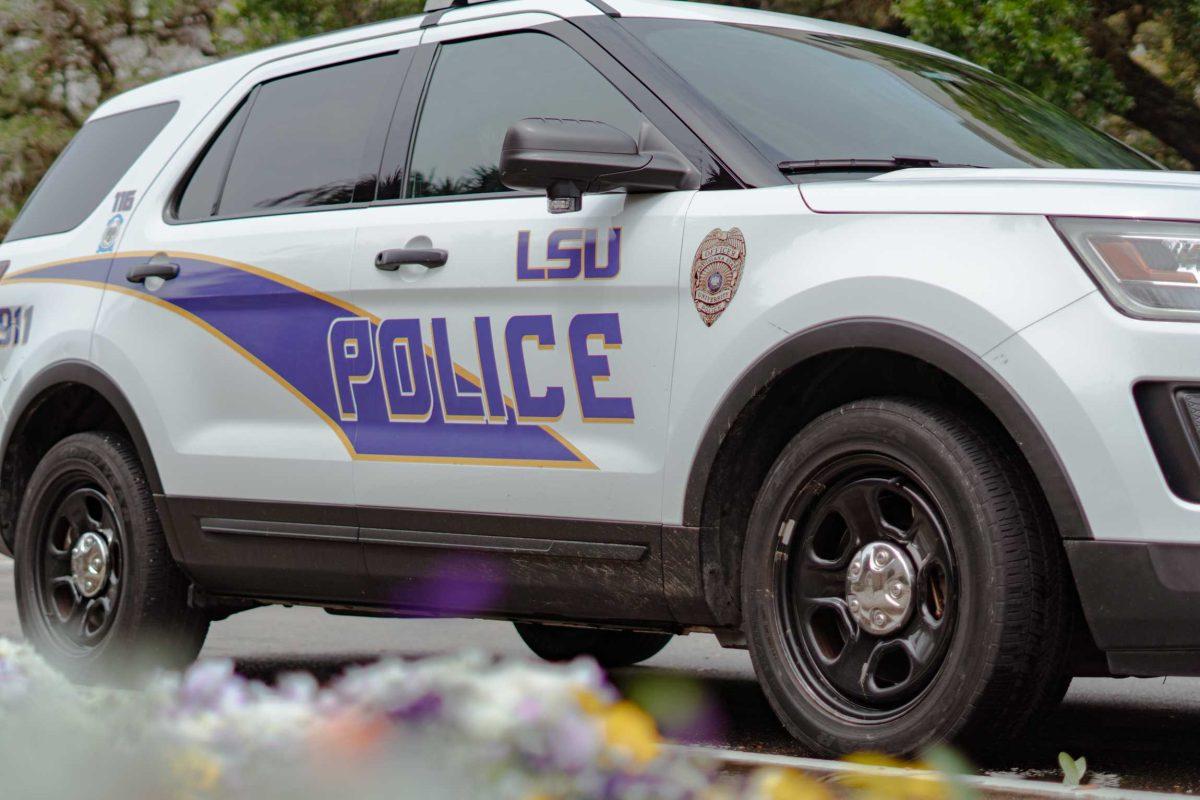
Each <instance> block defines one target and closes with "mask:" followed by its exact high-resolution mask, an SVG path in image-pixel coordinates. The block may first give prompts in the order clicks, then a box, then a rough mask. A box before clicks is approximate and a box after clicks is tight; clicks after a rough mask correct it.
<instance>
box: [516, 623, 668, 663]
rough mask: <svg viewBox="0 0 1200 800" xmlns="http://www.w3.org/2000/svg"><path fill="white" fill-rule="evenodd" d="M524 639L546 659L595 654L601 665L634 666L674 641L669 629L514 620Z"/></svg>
mask: <svg viewBox="0 0 1200 800" xmlns="http://www.w3.org/2000/svg"><path fill="white" fill-rule="evenodd" d="M514 624H515V625H516V628H517V633H518V634H520V636H521V639H522V641H524V642H525V644H526V645H528V647H529V649H530V650H532V651H533V652H534V653H535V654H537V656H538V657H539V658H542V659H545V660H546V661H570V660H572V659H574V658H578V657H579V656H591V657H592V658H594V659H596V661H597V662H599V664H600V666H602V667H606V668H612V667H630V666H633V665H634V664H640V663H641V662H643V661H645V660H647V659H649V658H652V657H653V656H656V655H658V653H659V652H660V651H661V650H662V649H663V648H664V647H666V646H667V643H668V642H670V641H671V639H672V635H671V634H669V633H640V632H638V631H610V630H600V629H599V628H568V627H565V626H561V625H537V624H534V623H531V622H517V623H514Z"/></svg>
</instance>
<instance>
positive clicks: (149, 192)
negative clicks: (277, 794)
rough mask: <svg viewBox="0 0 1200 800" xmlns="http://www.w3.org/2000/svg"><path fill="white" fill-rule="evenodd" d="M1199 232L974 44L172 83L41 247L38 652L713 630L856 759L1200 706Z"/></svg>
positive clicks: (784, 42)
mask: <svg viewBox="0 0 1200 800" xmlns="http://www.w3.org/2000/svg"><path fill="white" fill-rule="evenodd" d="M1198 198H1200V180H1198V179H1196V178H1195V177H1192V176H1190V175H1184V174H1172V173H1170V172H1166V171H1163V170H1161V169H1160V168H1159V166H1158V165H1157V164H1155V163H1154V162H1153V161H1151V160H1149V159H1147V158H1146V157H1144V156H1143V155H1141V154H1139V153H1137V152H1135V151H1133V150H1131V149H1129V148H1128V147H1126V146H1124V145H1122V144H1120V143H1118V142H1117V141H1115V140H1113V139H1111V138H1109V137H1107V136H1105V135H1103V134H1101V133H1099V132H1097V131H1095V130H1093V129H1091V128H1089V127H1086V126H1084V125H1082V124H1080V123H1078V122H1076V121H1075V120H1073V119H1072V118H1071V117H1069V116H1068V115H1066V114H1064V113H1063V112H1061V111H1059V110H1057V109H1056V108H1054V107H1052V106H1049V105H1047V104H1046V103H1044V102H1042V101H1040V100H1038V99H1036V98H1035V97H1032V96H1030V95H1029V94H1027V93H1026V92H1024V91H1022V90H1020V89H1018V88H1015V87H1014V86H1012V85H1011V84H1009V83H1006V82H1005V81H1003V80H1001V79H999V78H998V77H996V76H995V75H993V74H991V73H989V72H987V71H986V70H983V69H980V68H978V67H975V66H972V65H971V64H969V63H966V62H964V61H962V60H960V59H958V58H955V57H954V56H951V55H948V54H946V53H942V52H939V51H936V50H933V49H931V48H928V47H925V46H922V45H919V44H917V43H914V42H910V41H906V40H903V39H898V38H894V37H891V36H885V35H881V34H878V33H874V32H871V31H866V30H859V29H855V28H849V27H844V26H841V25H834V24H830V23H826V22H819V21H813V20H806V19H800V18H796V17H791V16H783V15H776V14H768V13H762V12H755V11H746V10H739V9H730V8H722V7H719V6H710V5H693V4H689V3H682V2H663V1H662V0H555V1H554V2H548V1H547V0H493V1H492V2H466V1H465V0H453V2H446V0H432V2H431V3H430V4H429V7H428V8H427V10H426V13H425V14H423V15H421V16H418V17H414V18H410V19H402V20H398V21H395V22H389V23H384V24H380V25H373V26H369V27H363V28H357V29H353V30H348V31H344V32H341V33H335V34H332V35H328V36H322V37H320V38H316V39H310V40H305V41H301V42H297V43H294V44H290V45H286V46H282V47H277V48H273V49H269V50H266V51H263V52H261V53H256V54H253V55H248V56H243V57H240V58H234V59H231V60H228V61H224V62H222V63H219V64H214V65H211V66H207V67H204V68H202V69H199V70H196V71H193V72H190V73H188V74H184V75H180V76H178V77H174V78H170V79H168V80H164V81H161V82H158V83H155V84H152V85H149V86H145V87H143V88H140V89H137V90H135V91H132V92H129V93H127V94H124V95H122V96H120V97H117V98H115V99H113V100H110V101H108V102H107V103H105V104H104V105H103V106H101V107H100V108H99V109H98V110H97V111H96V112H95V114H94V115H93V116H92V118H91V119H90V120H89V121H88V122H87V124H86V125H85V126H84V127H83V129H82V131H81V132H80V133H79V135H78V136H77V137H76V138H75V140H74V141H73V142H72V143H71V145H70V146H69V147H68V149H67V150H66V151H65V153H64V154H63V155H62V156H61V158H59V160H58V161H57V162H56V163H55V165H54V166H53V168H52V169H51V170H50V171H49V173H48V174H47V175H46V177H45V178H44V179H43V181H42V183H41V185H40V186H39V187H38V188H37V190H36V192H35V193H34V194H33V196H32V197H31V198H30V199H29V200H28V202H27V203H26V205H25V208H24V210H23V212H22V213H21V215H20V217H19V219H18V220H17V221H16V223H15V225H14V227H13V228H12V230H11V232H10V233H9V234H8V237H7V239H6V240H5V241H4V244H3V246H2V247H0V263H2V264H3V267H4V270H5V272H4V277H3V280H2V281H0V371H2V374H0V379H2V382H0V407H2V410H3V413H2V417H3V441H2V445H0V530H2V534H3V535H2V540H3V543H2V547H3V548H4V549H5V551H6V552H8V553H11V554H13V555H14V557H15V559H16V568H15V579H16V589H17V599H18V602H19V605H20V614H21V620H22V623H23V625H24V629H25V632H26V635H27V636H28V638H29V639H30V640H31V641H32V642H33V643H34V644H36V646H37V647H38V648H39V649H40V650H41V651H42V652H43V653H45V654H46V655H47V656H48V657H49V658H51V659H52V660H53V661H55V662H56V663H58V664H60V665H62V666H63V667H65V668H66V669H68V670H69V671H70V672H72V673H74V674H76V675H84V676H90V675H95V674H97V673H99V672H103V673H106V674H109V675H112V674H115V675H117V676H118V677H126V676H127V675H128V674H129V671H130V670H134V669H138V668H144V667H145V666H146V660H145V659H147V658H152V660H153V663H156V664H160V665H161V664H166V665H178V664H182V663H185V662H187V661H189V660H190V659H192V658H194V657H195V656H196V654H197V652H198V651H199V650H200V646H201V643H202V642H203V640H204V636H205V633H206V631H207V629H208V626H209V624H210V622H211V621H214V620H218V619H221V618H223V617H225V616H228V615H229V614H231V613H234V612H237V611H241V610H244V609H248V608H252V607H255V606H258V605H261V604H268V603H283V604H307V605H315V606H321V607H324V608H326V609H328V610H329V611H330V612H333V613H338V614H363V615H391V616H422V615H441V616H454V615H458V616H477V617H492V618H503V619H509V620H513V621H515V622H516V625H517V627H518V630H519V631H520V633H521V635H522V637H524V639H525V641H527V642H528V643H529V645H530V647H531V648H532V649H533V650H534V652H536V653H538V654H539V655H542V656H544V657H547V658H552V659H566V658H572V657H575V656H578V655H583V654H587V655H591V656H594V657H595V658H597V659H598V660H599V661H600V662H601V663H603V664H605V665H610V666H615V665H628V664H633V663H636V662H639V661H642V660H645V659H647V658H649V657H650V656H652V655H654V654H655V653H656V652H658V651H659V650H660V649H661V648H662V647H663V646H664V645H666V643H667V642H668V641H669V640H670V638H671V637H672V636H673V635H677V634H683V633H691V632H699V631H703V632H710V633H714V634H716V636H717V637H718V638H719V640H720V641H721V643H722V644H725V645H727V646H732V647H747V648H749V650H750V654H751V655H752V657H753V660H754V665H755V668H756V670H757V674H758V675H759V677H760V679H761V682H762V685H763V688H764V690H765V692H766V694H767V696H768V697H769V698H770V701H771V703H772V704H773V706H774V708H775V709H776V710H777V712H778V714H779V716H780V717H781V719H782V720H783V721H784V723H785V724H786V725H787V727H788V728H789V729H790V730H791V731H792V732H793V733H794V734H795V735H796V736H797V737H798V738H799V739H800V740H802V741H803V742H804V743H805V744H806V745H808V746H809V747H810V748H812V749H813V750H816V751H819V752H824V753H839V752H845V751H848V750H853V749H857V748H863V747H870V748H876V749H885V750H891V751H899V752H904V751H913V750H916V749H919V748H921V747H922V746H925V745H926V744H928V743H931V742H933V741H937V740H941V739H946V738H958V739H960V740H964V741H972V740H975V741H978V740H980V739H988V740H993V741H995V740H1001V739H1003V738H1005V737H1012V736H1014V735H1016V734H1017V733H1018V732H1019V731H1020V730H1021V729H1022V727H1023V726H1024V725H1025V724H1026V723H1027V722H1028V721H1029V720H1030V719H1031V718H1032V717H1034V715H1036V714H1038V713H1039V712H1041V711H1043V710H1045V709H1047V708H1048V707H1050V706H1051V705H1052V704H1054V703H1056V702H1057V701H1058V700H1059V699H1060V698H1061V697H1062V695H1063V693H1064V692H1065V690H1066V687H1067V685H1068V683H1069V681H1070V679H1071V677H1072V676H1076V675H1184V674H1200V435H1198V431H1200V363H1198V362H1197V359H1196V353H1197V352H1198V350H1200V324H1198V323H1200V283H1198V282H1197V276H1198V275H1200V204H1198V203H1197V199H1198ZM148 653H149V654H152V656H148V655H147V654H148Z"/></svg>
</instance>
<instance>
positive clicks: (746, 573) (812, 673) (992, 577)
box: [743, 400, 1066, 755]
mask: <svg viewBox="0 0 1200 800" xmlns="http://www.w3.org/2000/svg"><path fill="white" fill-rule="evenodd" d="M1053 536H1054V532H1053V530H1052V528H1050V527H1049V526H1048V523H1047V520H1046V517H1045V516H1044V514H1042V513H1041V512H1040V509H1039V507H1038V502H1037V498H1036V497H1035V496H1034V494H1033V492H1032V491H1031V487H1030V483H1029V479H1028V478H1027V477H1026V476H1025V473H1024V471H1023V470H1022V468H1021V467H1020V465H1018V464H1017V463H1016V462H1015V459H1014V458H1013V457H1011V456H1010V455H1009V453H1008V451H1007V449H1006V448H1005V447H1004V443H1003V442H1002V441H1001V440H1000V439H999V438H998V437H996V436H993V435H990V434H989V433H988V432H987V431H986V429H985V428H983V427H977V426H973V425H970V424H968V423H967V422H966V421H965V420H963V419H962V418H960V417H959V416H957V415H956V414H954V413H953V412H951V411H949V410H947V409H944V408H941V407H938V406H935V405H931V404H925V403H919V402H910V401H905V400H869V401H861V402H856V403H851V404H849V405H846V406H843V407H842V408H839V409H836V410H834V411H832V412H830V413H829V414H826V415H825V416H823V417H821V418H819V419H817V420H816V421H814V422H813V423H812V424H810V425H809V426H808V427H807V428H805V429H804V430H803V431H802V432H801V433H800V434H799V435H798V436H797V437H796V438H795V439H794V440H793V441H792V442H791V443H790V444H789V445H788V446H787V447H786V448H785V449H784V451H783V453H782V454H781V455H780V457H779V459H778V460H777V461H776V463H775V465H774V467H773V468H772V469H771V471H770V473H769V474H768V477H767V479H766V482H765V484H764V486H763V488H762V490H761V491H760V494H759V497H758V500H757V501H756V504H755V508H754V511H753V514H752V517H751V521H750V527H749V531H748V536H747V542H746V548H745V556H744V562H743V602H744V613H745V628H746V633H747V639H748V642H749V645H750V652H751V656H752V657H753V660H754V664H755V669H756V672H757V674H758V676H759V679H760V681H761V682H762V684H763V688H764V690H765V691H766V694H767V696H768V698H769V700H770V701H771V703H772V705H773V706H774V708H775V710H776V712H777V713H778V715H779V717H780V718H781V720H782V721H783V722H784V724H785V725H786V726H787V727H788V729H789V730H790V731H791V732H792V733H793V734H794V735H795V736H796V737H797V738H798V739H800V740H801V741H802V742H804V743H805V744H806V745H808V746H809V747H810V748H812V749H813V750H815V751H817V752H820V753H823V754H830V755H838V754H844V753H847V752H851V751H854V750H861V749H871V750H883V751H887V752H893V753H912V752H916V751H919V750H921V749H923V748H925V747H927V746H929V745H931V744H934V743H936V742H939V741H942V740H946V739H952V738H957V739H959V740H962V741H965V742H966V743H978V742H980V741H981V740H984V739H986V740H988V741H989V742H993V743H994V742H996V741H1002V740H1004V739H1006V738H1009V737H1012V736H1015V735H1016V733H1017V732H1019V731H1020V730H1021V729H1022V728H1023V726H1024V725H1025V724H1026V723H1027V722H1028V720H1029V718H1030V716H1031V715H1032V714H1033V713H1034V712H1035V711H1037V710H1040V709H1041V708H1042V707H1044V706H1045V705H1047V704H1048V703H1050V702H1051V696H1052V694H1053V693H1054V692H1056V691H1057V689H1058V683H1057V680H1058V676H1059V674H1060V672H1059V670H1060V668H1061V665H1062V662H1063V657H1064V653H1065V647H1066V641H1065V635H1064V631H1065V614H1066V612H1065V609H1064V603H1063V589H1064V585H1063V580H1062V576H1063V571H1062V559H1061V553H1060V549H1059V546H1058V544H1057V542H1056V541H1054V539H1053Z"/></svg>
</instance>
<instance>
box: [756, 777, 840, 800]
mask: <svg viewBox="0 0 1200 800" xmlns="http://www.w3.org/2000/svg"><path fill="white" fill-rule="evenodd" d="M759 781H760V782H759V785H758V788H759V793H760V794H761V796H762V797H763V798H764V800H832V798H833V795H832V794H830V793H829V790H828V789H826V788H825V787H824V786H823V785H822V784H821V783H820V782H819V781H817V780H814V779H813V778H810V777H809V776H807V775H805V774H804V773H803V772H799V771H798V770H794V769H771V770H766V771H764V772H763V773H762V777H761V778H760V779H759Z"/></svg>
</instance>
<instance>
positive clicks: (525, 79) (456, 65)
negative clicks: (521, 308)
mask: <svg viewBox="0 0 1200 800" xmlns="http://www.w3.org/2000/svg"><path fill="white" fill-rule="evenodd" d="M525 117H568V118H575V119H591V120H600V121H602V122H607V123H609V124H610V125H614V126H616V127H617V128H620V129H621V130H623V131H625V132H626V133H628V134H629V135H631V136H634V137H636V136H637V134H638V131H639V129H640V128H641V122H642V115H641V114H640V113H638V111H637V109H636V108H634V107H633V104H632V103H630V102H629V101H628V100H627V99H625V97H624V95H622V94H621V93H620V92H618V91H617V90H616V88H614V87H613V85H612V84H611V83H609V82H608V81H607V80H605V79H604V77H603V76H601V75H600V73H599V72H597V71H596V70H595V69H594V68H593V67H592V66H591V65H590V64H588V63H587V62H586V61H584V60H583V58H582V57H581V56H580V55H579V54H578V53H576V52H575V51H574V50H572V49H571V48H569V47H567V46H566V45H565V44H563V43H562V42H560V41H558V40H557V39H554V38H552V37H550V36H546V35H543V34H537V33H517V34H511V35H508V36H496V37H493V38H490V39H477V40H474V41H469V42H457V43H454V44H448V45H445V46H443V47H442V48H441V51H440V52H439V54H438V58H437V63H436V65H435V66H434V71H433V78H432V80H431V81H430V84H429V90H428V92H427V94H426V97H425V103H424V106H423V108H422V110H421V120H420V123H419V125H418V127H417V139H416V144H415V145H414V147H413V158H412V171H411V172H410V176H409V195H410V196H412V197H431V196H436V195H458V194H478V193H482V192H503V191H507V190H506V189H505V187H504V186H503V185H502V184H501V183H500V179H499V173H500V169H499V162H500V146H501V144H503V142H504V134H505V133H506V132H507V131H508V127H509V126H510V125H511V124H512V123H514V122H517V121H519V120H521V119H524V118H525Z"/></svg>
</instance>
